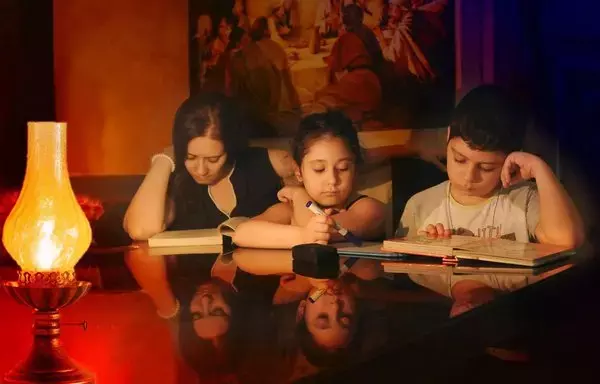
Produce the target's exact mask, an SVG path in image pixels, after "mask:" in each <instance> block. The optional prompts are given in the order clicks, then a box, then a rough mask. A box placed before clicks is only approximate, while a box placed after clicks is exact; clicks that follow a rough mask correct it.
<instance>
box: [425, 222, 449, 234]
mask: <svg viewBox="0 0 600 384" xmlns="http://www.w3.org/2000/svg"><path fill="white" fill-rule="evenodd" d="M419 235H427V236H430V237H450V236H451V235H452V231H451V230H450V229H449V228H444V224H442V223H437V224H435V225H433V224H429V225H428V226H427V227H425V230H423V231H419Z"/></svg>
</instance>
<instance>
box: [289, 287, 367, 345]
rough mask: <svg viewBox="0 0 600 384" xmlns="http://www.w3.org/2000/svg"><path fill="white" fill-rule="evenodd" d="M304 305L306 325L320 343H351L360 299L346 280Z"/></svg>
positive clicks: (305, 302)
mask: <svg viewBox="0 0 600 384" xmlns="http://www.w3.org/2000/svg"><path fill="white" fill-rule="evenodd" d="M313 292H314V289H313V290H312V291H311V292H310V293H313ZM301 305H302V306H303V308H300V310H301V311H302V310H303V311H304V313H303V315H304V316H303V317H304V321H305V322H306V328H307V329H308V331H309V332H310V334H311V335H312V336H313V339H314V340H315V342H316V343H317V344H319V345H320V346H322V347H324V348H328V349H329V348H330V349H337V348H343V347H345V346H346V345H348V343H349V342H350V340H351V338H352V334H353V329H354V328H355V325H356V321H355V313H356V301H355V300H354V297H353V295H351V294H350V292H348V291H347V289H345V288H344V286H343V285H342V284H336V285H335V286H332V287H330V288H329V289H328V290H327V292H326V293H325V294H323V295H322V296H321V297H319V299H318V300H317V301H316V302H314V303H311V302H310V301H309V300H306V301H304V302H303V303H302V304H301Z"/></svg>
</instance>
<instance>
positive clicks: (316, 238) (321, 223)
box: [303, 215, 335, 245]
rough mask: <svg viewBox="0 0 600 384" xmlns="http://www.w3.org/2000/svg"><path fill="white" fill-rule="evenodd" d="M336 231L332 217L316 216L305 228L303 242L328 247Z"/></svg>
mask: <svg viewBox="0 0 600 384" xmlns="http://www.w3.org/2000/svg"><path fill="white" fill-rule="evenodd" d="M334 230H335V227H334V225H333V219H331V217H329V216H317V215H315V216H313V217H312V218H311V219H310V220H309V222H308V223H307V224H306V227H304V234H303V242H304V243H306V244H308V243H317V244H323V245H327V244H328V243H329V240H330V239H331V233H332V232H333V231H334Z"/></svg>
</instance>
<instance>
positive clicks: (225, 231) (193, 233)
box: [148, 217, 248, 253]
mask: <svg viewBox="0 0 600 384" xmlns="http://www.w3.org/2000/svg"><path fill="white" fill-rule="evenodd" d="M246 220H248V218H247V217H232V218H230V219H228V220H226V221H224V222H223V223H221V224H220V225H219V226H218V227H217V228H209V229H188V230H182V231H165V232H161V233H159V234H156V235H154V236H152V237H151V238H149V239H148V247H150V248H157V247H160V248H164V247H206V249H213V250H214V249H217V248H221V247H222V245H223V236H232V234H233V232H234V231H235V229H236V228H237V226H238V225H240V224H241V223H243V222H244V221H246ZM211 253H212V252H211ZM217 253H218V252H217Z"/></svg>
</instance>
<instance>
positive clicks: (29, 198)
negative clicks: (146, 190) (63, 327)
mask: <svg viewBox="0 0 600 384" xmlns="http://www.w3.org/2000/svg"><path fill="white" fill-rule="evenodd" d="M91 237H92V236H91V228H90V224H89V222H88V220H87V218H86V217H85V214H84V213H83V210H82V209H81V207H80V205H79V204H78V202H77V200H76V198H75V194H74V193H73V190H72V188H71V183H70V180H69V174H68V171H67V163H66V124H65V123H54V122H30V123H28V142H27V168H26V172H25V179H24V181H23V187H22V189H21V193H20V195H19V199H18V200H17V203H16V204H15V206H14V208H13V209H12V211H11V212H10V214H9V216H8V218H7V220H6V222H5V224H4V229H3V234H2V242H3V243H4V246H5V248H6V250H7V251H8V253H9V254H10V256H11V257H12V258H13V259H14V260H15V261H16V262H17V264H18V265H19V267H20V271H19V275H18V280H17V281H8V282H4V283H3V285H4V289H5V290H6V291H7V293H8V294H9V295H10V296H11V297H12V298H13V299H14V300H15V301H17V302H19V303H21V304H24V305H27V306H28V307H30V308H32V309H33V316H34V323H33V336H34V338H33V347H32V349H31V352H30V354H29V356H28V357H27V358H26V359H25V360H24V361H22V362H21V363H20V364H19V365H17V366H16V367H15V368H13V370H11V371H10V372H8V373H7V374H6V375H5V376H4V382H5V383H70V384H84V383H86V384H87V383H94V381H95V379H94V376H93V375H92V374H90V373H88V372H86V371H85V370H82V369H81V368H79V367H78V366H77V364H76V363H75V362H73V361H72V360H71V359H70V358H69V357H68V356H67V354H66V353H65V352H64V350H63V349H62V346H61V343H60V339H59V337H60V314H59V312H58V310H59V309H60V308H63V307H65V306H68V305H71V304H73V303H74V302H76V301H77V300H78V299H80V298H81V297H82V296H84V295H85V294H86V293H87V292H88V291H89V289H90V287H91V284H90V283H89V282H84V281H77V279H76V278H75V265H76V264H77V262H78V261H79V259H80V258H81V257H82V256H83V254H84V253H85V251H86V250H87V249H88V247H89V245H90V243H91ZM83 324H84V329H85V323H83Z"/></svg>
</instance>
